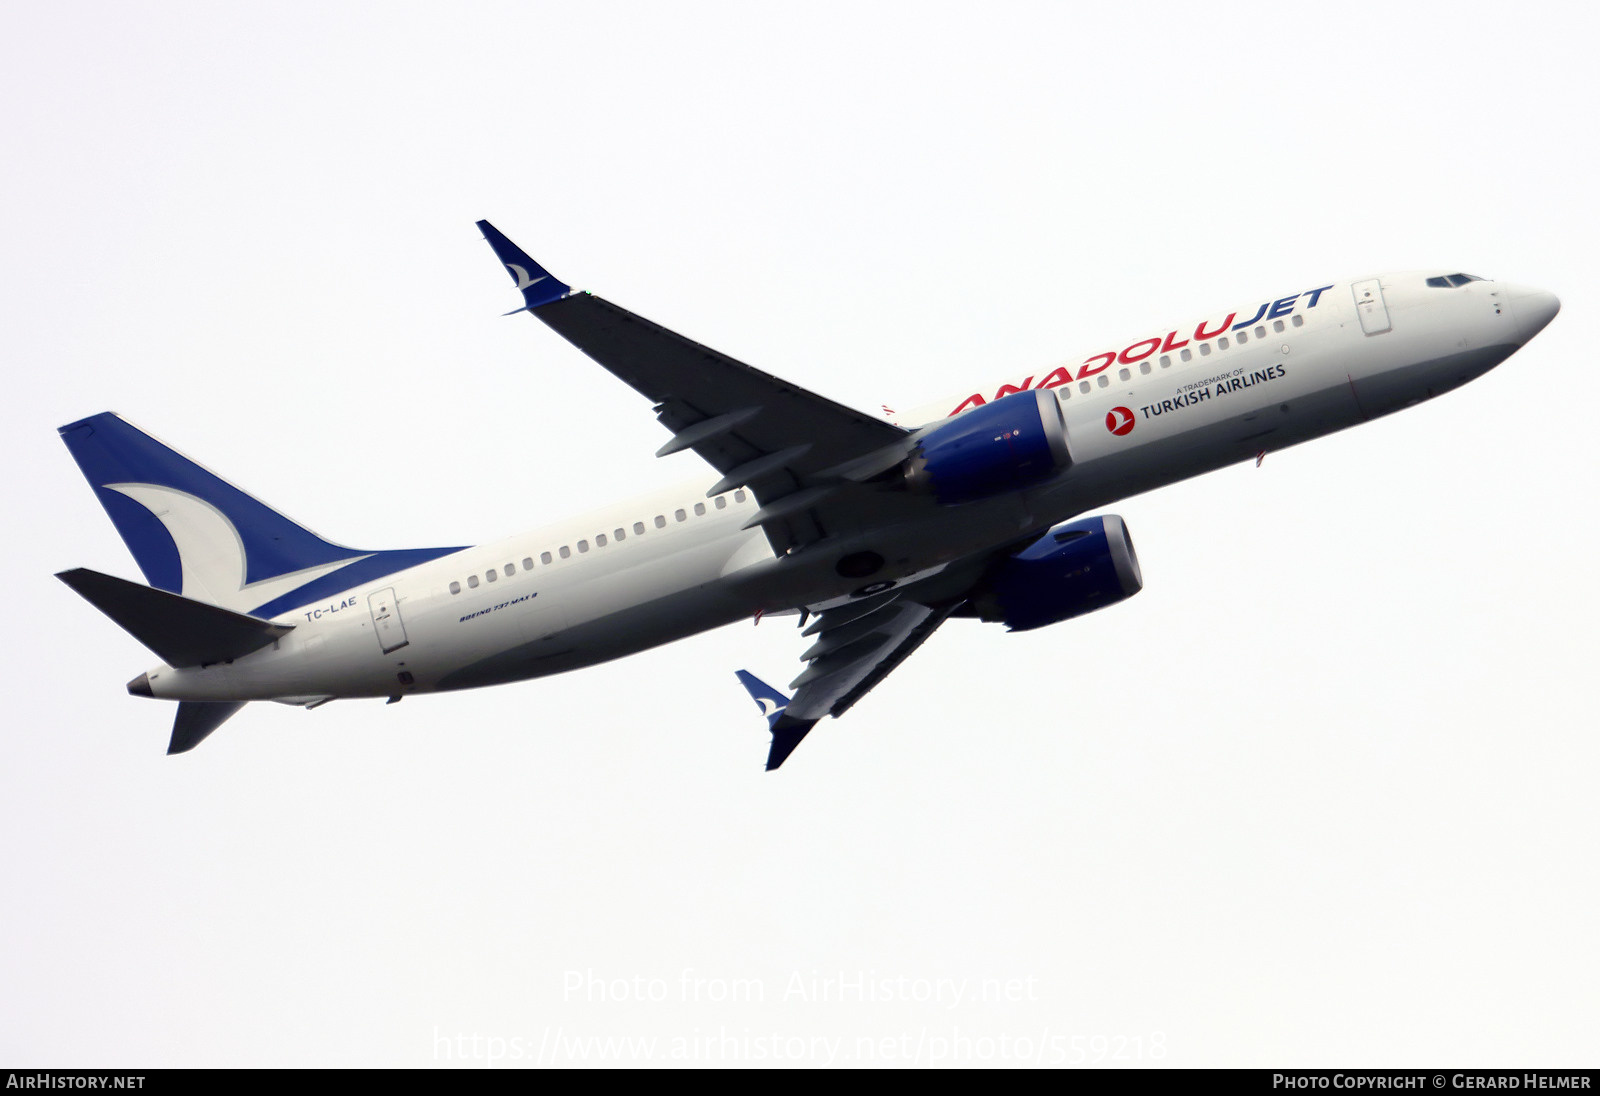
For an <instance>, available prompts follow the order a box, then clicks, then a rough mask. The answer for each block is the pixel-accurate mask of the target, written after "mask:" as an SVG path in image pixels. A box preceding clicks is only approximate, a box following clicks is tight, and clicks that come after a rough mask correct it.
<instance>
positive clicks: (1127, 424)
mask: <svg viewBox="0 0 1600 1096" xmlns="http://www.w3.org/2000/svg"><path fill="white" fill-rule="evenodd" d="M1106 429H1107V430H1109V431H1111V432H1112V433H1113V434H1115V435H1116V436H1117V437H1119V438H1120V437H1122V436H1123V435H1125V434H1131V433H1133V412H1132V411H1129V410H1128V409H1127V408H1126V407H1113V408H1112V409H1111V410H1110V411H1107V412H1106Z"/></svg>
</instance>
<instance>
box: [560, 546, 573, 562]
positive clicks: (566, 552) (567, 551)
mask: <svg viewBox="0 0 1600 1096" xmlns="http://www.w3.org/2000/svg"><path fill="white" fill-rule="evenodd" d="M558 554H559V555H560V556H561V558H562V559H571V558H572V549H571V548H569V547H567V546H566V545H565V544H563V545H562V546H561V547H560V549H559V550H558Z"/></svg>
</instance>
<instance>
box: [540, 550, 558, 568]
mask: <svg viewBox="0 0 1600 1096" xmlns="http://www.w3.org/2000/svg"><path fill="white" fill-rule="evenodd" d="M539 562H540V563H542V564H544V565H545V566H547V567H548V566H549V565H550V564H552V563H554V562H555V560H553V559H551V558H550V553H549V552H540V553H539Z"/></svg>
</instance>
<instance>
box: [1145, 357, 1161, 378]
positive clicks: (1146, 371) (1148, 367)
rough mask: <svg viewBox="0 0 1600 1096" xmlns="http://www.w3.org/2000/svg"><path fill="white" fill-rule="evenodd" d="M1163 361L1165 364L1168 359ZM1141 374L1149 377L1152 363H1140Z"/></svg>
mask: <svg viewBox="0 0 1600 1096" xmlns="http://www.w3.org/2000/svg"><path fill="white" fill-rule="evenodd" d="M1161 360H1162V361H1163V362H1165V361H1166V359H1165V358H1163V359H1161ZM1139 372H1140V373H1142V374H1144V375H1146V376H1148V375H1149V373H1150V363H1149V362H1140V363H1139Z"/></svg>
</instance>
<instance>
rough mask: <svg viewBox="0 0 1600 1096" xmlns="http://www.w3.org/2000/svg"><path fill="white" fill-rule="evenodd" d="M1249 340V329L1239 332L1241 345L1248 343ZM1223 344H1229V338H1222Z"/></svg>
mask: <svg viewBox="0 0 1600 1096" xmlns="http://www.w3.org/2000/svg"><path fill="white" fill-rule="evenodd" d="M1249 341H1250V332H1248V331H1241V332H1239V345H1240V346H1243V345H1244V344H1245V343H1247V342H1249ZM1222 345H1223V346H1227V345H1228V340H1227V339H1223V340H1222Z"/></svg>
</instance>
